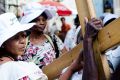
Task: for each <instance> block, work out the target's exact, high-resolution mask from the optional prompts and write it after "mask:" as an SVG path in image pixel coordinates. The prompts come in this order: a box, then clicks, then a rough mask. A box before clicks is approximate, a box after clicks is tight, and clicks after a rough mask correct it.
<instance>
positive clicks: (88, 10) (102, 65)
mask: <svg viewBox="0 0 120 80" xmlns="http://www.w3.org/2000/svg"><path fill="white" fill-rule="evenodd" d="M76 5H77V10H78V15H79V18H80V22H81V26H82V32H83V35H84V29H85V23H84V18H85V17H87V18H88V19H90V18H93V17H96V13H95V9H94V6H93V2H92V0H76ZM98 43H99V42H98V40H97V39H96V40H95V42H94V43H93V48H94V57H95V60H96V64H97V68H98V72H99V73H98V76H99V80H105V79H108V78H109V76H108V75H110V70H109V65H108V62H107V59H106V57H105V55H102V56H101V51H100V47H99V44H98ZM102 57H103V58H102Z"/></svg>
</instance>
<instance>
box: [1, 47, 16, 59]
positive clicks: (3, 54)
mask: <svg viewBox="0 0 120 80" xmlns="http://www.w3.org/2000/svg"><path fill="white" fill-rule="evenodd" d="M2 57H11V58H13V59H14V60H15V61H17V58H16V57H15V56H14V55H13V54H12V53H10V52H8V51H7V50H5V49H4V48H0V58H2Z"/></svg>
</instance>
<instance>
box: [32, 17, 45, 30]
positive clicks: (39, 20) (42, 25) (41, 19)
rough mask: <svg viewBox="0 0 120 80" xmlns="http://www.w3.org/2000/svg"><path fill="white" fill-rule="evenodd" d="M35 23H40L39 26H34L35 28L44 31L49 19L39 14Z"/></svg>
mask: <svg viewBox="0 0 120 80" xmlns="http://www.w3.org/2000/svg"><path fill="white" fill-rule="evenodd" d="M35 23H36V24H37V25H38V27H33V28H34V30H38V31H40V32H43V31H44V29H45V27H46V24H47V19H46V18H45V17H44V16H39V17H37V18H36V19H35Z"/></svg>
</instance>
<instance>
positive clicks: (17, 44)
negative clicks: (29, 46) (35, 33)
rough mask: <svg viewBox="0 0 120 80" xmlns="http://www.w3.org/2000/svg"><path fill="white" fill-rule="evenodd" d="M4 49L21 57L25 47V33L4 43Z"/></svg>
mask: <svg viewBox="0 0 120 80" xmlns="http://www.w3.org/2000/svg"><path fill="white" fill-rule="evenodd" d="M3 46H4V48H5V49H6V50H7V51H8V52H11V53H12V54H13V55H15V56H18V55H22V54H23V53H24V51H25V46H26V33H25V32H19V33H18V34H16V35H15V36H13V37H12V38H10V39H8V40H7V41H6V42H5V43H4V45H3Z"/></svg>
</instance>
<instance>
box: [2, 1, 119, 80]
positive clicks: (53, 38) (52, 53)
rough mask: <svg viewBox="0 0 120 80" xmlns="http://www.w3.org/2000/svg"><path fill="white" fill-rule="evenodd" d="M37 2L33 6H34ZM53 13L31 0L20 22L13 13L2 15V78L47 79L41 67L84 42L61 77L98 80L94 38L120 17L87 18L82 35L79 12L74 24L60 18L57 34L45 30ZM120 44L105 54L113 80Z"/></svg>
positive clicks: (19, 79)
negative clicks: (59, 27) (60, 24)
mask: <svg viewBox="0 0 120 80" xmlns="http://www.w3.org/2000/svg"><path fill="white" fill-rule="evenodd" d="M33 5H34V6H33ZM53 17H54V16H53V15H52V12H51V11H50V10H48V9H45V8H44V7H43V6H42V5H40V4H38V3H28V4H26V5H25V6H24V8H23V16H22V17H21V18H20V21H18V19H17V18H16V16H15V14H13V13H11V12H6V13H1V15H0V37H1V38H0V80H48V77H47V75H46V74H44V73H43V72H42V68H43V67H44V66H46V65H48V64H50V63H52V62H53V61H54V60H55V59H57V58H59V57H60V56H62V55H63V54H67V52H68V51H70V50H72V49H73V48H74V47H75V46H76V45H77V44H79V43H80V42H81V41H83V51H81V52H80V54H79V56H78V57H77V58H76V59H75V60H74V61H73V62H72V63H71V65H70V66H68V67H67V69H66V70H65V71H64V72H62V71H61V72H62V73H61V75H60V76H59V77H58V79H59V80H70V79H71V80H88V79H89V80H98V70H97V66H96V63H95V60H94V51H93V41H94V40H95V38H96V36H97V34H98V32H99V30H101V29H102V28H103V27H104V26H106V25H107V24H109V23H110V22H112V21H113V20H115V19H117V18H118V16H116V15H115V14H111V13H106V14H104V15H103V16H101V17H100V18H101V19H96V18H91V20H89V21H88V19H87V18H85V35H84V37H83V36H82V31H81V26H80V21H79V17H78V15H76V17H75V19H74V25H75V27H72V26H71V25H70V24H68V23H66V19H65V17H61V23H62V26H61V31H60V32H59V35H58V34H47V33H45V28H46V26H49V24H48V20H50V19H52V18H53ZM119 52H120V46H118V47H115V48H114V49H112V50H110V51H107V52H106V53H105V55H106V56H107V60H108V63H109V66H110V69H111V77H110V78H111V80H119V79H120V78H119V76H120V72H119V71H120V70H119V69H120V67H119V66H120V64H119V62H120V53H119Z"/></svg>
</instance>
